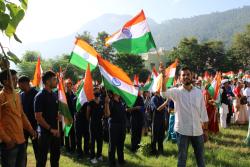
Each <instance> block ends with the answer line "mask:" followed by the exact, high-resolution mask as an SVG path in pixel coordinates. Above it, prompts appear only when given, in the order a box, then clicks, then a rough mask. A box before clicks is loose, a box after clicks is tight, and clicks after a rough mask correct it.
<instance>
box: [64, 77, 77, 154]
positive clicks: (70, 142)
mask: <svg viewBox="0 0 250 167" xmlns="http://www.w3.org/2000/svg"><path fill="white" fill-rule="evenodd" d="M72 85H73V84H72V81H71V80H70V79H67V80H66V81H65V86H66V98H67V104H68V107H69V111H70V114H71V117H72V119H73V120H74V117H75V113H76V101H75V99H76V96H75V94H74V92H73V91H72ZM65 147H66V151H67V152H71V153H73V152H75V149H76V138H75V128H74V122H73V124H72V127H71V129H70V132H69V136H68V137H66V136H65Z"/></svg>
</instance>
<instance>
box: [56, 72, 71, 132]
mask: <svg viewBox="0 0 250 167" xmlns="http://www.w3.org/2000/svg"><path fill="white" fill-rule="evenodd" d="M58 80H59V83H58V101H59V111H60V113H61V114H62V115H63V129H64V133H65V135H66V136H68V135H69V132H70V129H71V126H72V123H73V119H72V116H71V113H70V111H69V107H68V103H67V98H66V95H65V91H64V87H63V79H62V77H60V76H59V75H58Z"/></svg>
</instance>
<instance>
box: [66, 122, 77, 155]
mask: <svg viewBox="0 0 250 167" xmlns="http://www.w3.org/2000/svg"><path fill="white" fill-rule="evenodd" d="M65 148H66V150H67V151H72V152H74V151H75V150H76V137H75V127H74V124H72V127H71V129H70V132H69V136H68V137H66V136H65Z"/></svg>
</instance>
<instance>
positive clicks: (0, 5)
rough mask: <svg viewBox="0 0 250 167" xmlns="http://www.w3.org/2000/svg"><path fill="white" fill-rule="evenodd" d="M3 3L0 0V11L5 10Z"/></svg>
mask: <svg viewBox="0 0 250 167" xmlns="http://www.w3.org/2000/svg"><path fill="white" fill-rule="evenodd" d="M5 8H6V7H5V4H4V2H3V0H0V12H5Z"/></svg>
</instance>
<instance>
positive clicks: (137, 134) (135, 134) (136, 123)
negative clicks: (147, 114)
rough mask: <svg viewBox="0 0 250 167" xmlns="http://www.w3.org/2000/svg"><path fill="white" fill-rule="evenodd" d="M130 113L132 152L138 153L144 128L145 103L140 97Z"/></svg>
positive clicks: (129, 109)
mask: <svg viewBox="0 0 250 167" xmlns="http://www.w3.org/2000/svg"><path fill="white" fill-rule="evenodd" d="M127 111H128V112H130V113H131V117H130V122H131V151H132V152H136V151H137V150H138V149H139V144H140V142H141V136H142V127H143V122H144V101H143V98H142V97H141V96H140V95H138V97H137V99H136V101H135V104H134V107H132V108H128V109H127Z"/></svg>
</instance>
